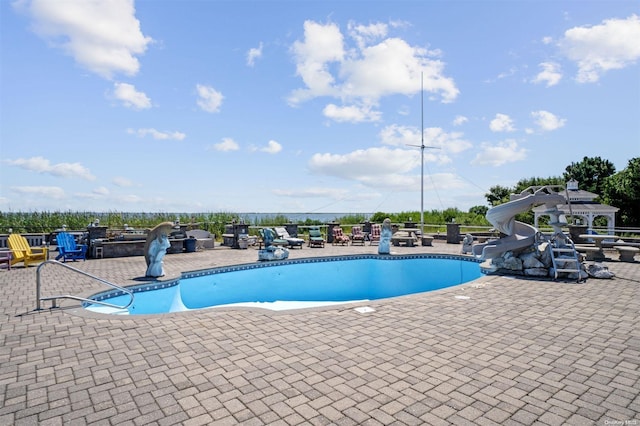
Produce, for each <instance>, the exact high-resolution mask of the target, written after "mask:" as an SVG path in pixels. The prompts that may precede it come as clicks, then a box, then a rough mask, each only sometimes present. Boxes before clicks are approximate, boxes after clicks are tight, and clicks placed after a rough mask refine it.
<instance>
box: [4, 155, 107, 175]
mask: <svg viewBox="0 0 640 426" xmlns="http://www.w3.org/2000/svg"><path fill="white" fill-rule="evenodd" d="M6 163H7V164H10V165H12V166H18V167H20V168H22V169H25V170H29V171H32V172H38V173H46V174H50V175H53V176H58V177H64V178H80V179H84V180H95V178H96V177H95V176H94V175H92V174H91V172H90V171H89V169H87V168H86V167H84V166H83V165H82V164H80V163H57V164H51V162H50V161H49V160H47V159H46V158H44V157H31V158H18V159H17V160H6Z"/></svg>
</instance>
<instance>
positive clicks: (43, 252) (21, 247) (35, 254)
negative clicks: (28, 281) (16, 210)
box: [7, 234, 48, 266]
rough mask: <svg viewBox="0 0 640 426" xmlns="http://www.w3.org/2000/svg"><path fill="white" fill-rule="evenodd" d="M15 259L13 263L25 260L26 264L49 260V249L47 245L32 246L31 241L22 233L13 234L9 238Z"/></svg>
mask: <svg viewBox="0 0 640 426" xmlns="http://www.w3.org/2000/svg"><path fill="white" fill-rule="evenodd" d="M7 243H8V244H9V248H10V249H11V254H12V255H13V259H11V264H12V265H15V264H16V263H19V262H23V263H24V266H29V265H30V264H32V263H40V262H44V261H45V260H47V253H48V249H47V248H46V247H38V248H31V247H30V246H29V242H28V241H27V239H26V238H25V237H23V236H22V235H20V234H11V235H9V238H8V239H7Z"/></svg>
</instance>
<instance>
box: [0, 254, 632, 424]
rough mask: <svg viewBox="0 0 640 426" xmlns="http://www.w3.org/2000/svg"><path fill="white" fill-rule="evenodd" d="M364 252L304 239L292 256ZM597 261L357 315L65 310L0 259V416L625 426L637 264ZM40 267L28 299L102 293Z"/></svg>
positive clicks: (174, 260)
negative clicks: (564, 279) (564, 278)
mask: <svg viewBox="0 0 640 426" xmlns="http://www.w3.org/2000/svg"><path fill="white" fill-rule="evenodd" d="M393 250H394V251H396V252H398V253H417V252H431V253H443V252H455V253H458V252H459V250H460V246H456V245H448V244H445V243H438V242H436V243H434V247H412V248H411V247H407V248H405V247H395V248H394V249H393ZM376 251H377V248H376V247H375V246H374V247H371V246H364V247H332V246H327V247H325V248H324V249H322V248H319V249H309V248H307V247H305V248H304V249H302V250H292V251H291V257H292V258H294V257H306V256H326V255H331V254H336V253H375V252H376ZM611 256H612V257H613V259H612V260H609V261H607V262H606V263H605V264H606V265H607V266H608V267H609V269H610V270H612V271H614V272H615V273H616V274H617V277H616V278H615V279H612V280H595V279H589V280H588V281H587V283H586V284H580V285H578V284H572V283H556V282H552V281H539V280H521V279H511V278H504V277H483V278H481V279H480V280H478V281H475V282H473V283H470V284H465V285H461V286H457V287H453V288H449V289H445V290H441V291H437V292H432V293H424V294H418V295H412V296H405V297H400V298H395V299H387V300H380V301H374V302H370V303H367V304H366V305H367V306H371V307H374V308H375V312H371V313H366V314H361V313H358V312H356V311H354V309H353V306H337V307H330V308H323V309H316V310H305V311H291V312H270V311H263V310H202V311H195V312H184V313H176V314H168V315H161V316H158V315H154V316H137V317H124V318H123V317H113V316H102V315H97V314H87V313H78V311H80V310H81V309H80V308H78V307H77V304H76V303H75V302H66V303H65V304H64V305H63V308H62V309H55V310H50V309H46V310H43V311H39V312H34V307H35V270H36V268H35V267H30V268H28V269H25V268H21V267H17V268H14V269H12V270H11V271H6V270H0V314H1V319H0V341H1V343H2V345H1V348H0V425H23V424H29V425H31V424H33V425H35V424H38V425H63V424H64V425H67V424H72V425H73V424H105V425H143V424H144V425H147V424H158V425H175V424H185V425H211V424H221V425H232V424H244V425H263V424H264V425H278V424H282V425H285V424H286V425H292V424H293V425H297V424H300V425H302V424H318V425H327V424H335V425H363V424H366V425H389V424H397V425H421V424H428V425H440V424H442V425H444V424H461V425H465V424H469V425H489V424H496V425H509V424H512V425H520V424H524V425H529V424H542V425H545V424H546V425H561V424H570V425H591V424H598V425H627V426H628V425H637V424H640V397H639V394H640V267H639V265H640V263H638V262H635V263H623V262H618V261H617V256H616V255H615V253H611ZM256 259H257V251H256V250H255V249H249V250H230V249H226V248H216V249H214V250H209V251H204V252H197V253H188V254H187V253H185V254H176V255H168V256H166V257H165V269H166V270H167V272H168V275H169V276H175V275H177V274H179V272H181V271H187V270H196V269H203V268H207V267H212V266H220V265H226V264H234V263H245V262H254V261H256ZM75 266H77V267H79V268H81V269H83V270H85V271H88V272H91V273H94V274H97V275H98V276H100V277H103V278H106V279H108V280H111V281H113V282H116V283H121V284H132V283H138V281H136V280H135V278H137V277H140V276H141V275H144V271H145V270H146V266H145V264H144V259H143V258H142V257H134V258H121V259H102V260H88V261H86V262H76V263H75ZM51 269H54V268H51ZM57 269H60V268H57ZM48 271H49V268H48V267H47V268H46V269H45V274H43V275H44V276H45V281H44V285H43V295H50V294H53V293H75V294H77V293H78V292H85V293H86V292H87V291H88V289H89V288H93V289H101V287H99V286H96V285H95V283H88V282H87V281H86V280H85V279H84V278H82V277H80V276H74V275H69V274H68V273H66V272H63V271H59V270H56V271H50V272H48ZM428 273H429V271H425V274H428ZM321 283H322V277H309V281H308V282H304V283H300V285H321ZM460 295H464V296H467V297H468V298H457V297H456V296H460ZM49 305H50V304H49V303H47V304H46V305H45V306H47V307H48V306H49ZM625 422H626V423H625Z"/></svg>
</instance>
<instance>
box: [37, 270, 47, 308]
mask: <svg viewBox="0 0 640 426" xmlns="http://www.w3.org/2000/svg"><path fill="white" fill-rule="evenodd" d="M45 263H47V262H42V263H41V264H39V265H38V268H37V269H36V311H39V310H41V309H42V308H41V305H40V285H41V280H40V269H41V268H42V267H43V266H44V264H45Z"/></svg>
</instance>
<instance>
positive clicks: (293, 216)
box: [235, 212, 374, 223]
mask: <svg viewBox="0 0 640 426" xmlns="http://www.w3.org/2000/svg"><path fill="white" fill-rule="evenodd" d="M235 214H237V215H238V216H239V217H241V218H243V219H245V220H248V221H249V222H260V221H261V220H262V219H265V218H270V217H274V216H284V217H286V218H288V219H289V221H290V222H291V223H297V222H304V221H305V220H307V219H309V220H317V221H320V222H332V221H334V220H336V219H338V218H341V217H345V216H355V215H362V216H364V217H365V219H369V218H370V217H371V216H373V214H374V213H292V212H289V213H257V212H253V213H235Z"/></svg>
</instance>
